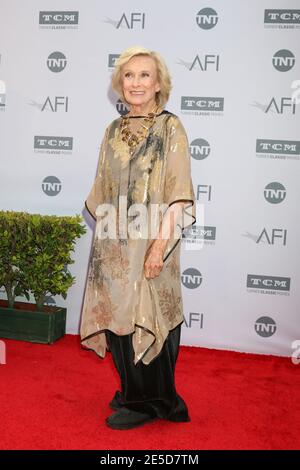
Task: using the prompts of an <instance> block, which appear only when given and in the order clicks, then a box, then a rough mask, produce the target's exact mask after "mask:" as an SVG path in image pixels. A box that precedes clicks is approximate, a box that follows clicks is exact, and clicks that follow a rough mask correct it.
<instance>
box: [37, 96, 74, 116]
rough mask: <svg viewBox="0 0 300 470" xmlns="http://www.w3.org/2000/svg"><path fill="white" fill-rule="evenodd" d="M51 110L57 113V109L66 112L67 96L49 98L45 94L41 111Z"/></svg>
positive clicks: (67, 107)
mask: <svg viewBox="0 0 300 470" xmlns="http://www.w3.org/2000/svg"><path fill="white" fill-rule="evenodd" d="M45 109H46V110H47V111H52V112H53V113H57V112H58V111H63V112H65V113H67V112H68V109H69V98H68V96H55V97H54V98H52V99H51V98H50V97H49V96H47V98H46V101H45V103H44V104H43V105H42V108H41V111H45Z"/></svg>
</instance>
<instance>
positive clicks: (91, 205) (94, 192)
mask: <svg viewBox="0 0 300 470" xmlns="http://www.w3.org/2000/svg"><path fill="white" fill-rule="evenodd" d="M108 132H109V127H107V128H106V130H105V133H104V137H103V139H102V142H101V146H100V152H99V158H98V164H97V172H96V178H95V180H94V183H93V186H92V188H91V190H90V193H89V195H88V196H87V198H86V201H85V206H86V208H87V210H88V211H89V213H90V214H91V216H92V217H93V218H94V219H95V220H96V213H95V211H96V208H97V206H98V205H99V204H101V203H102V202H103V191H102V188H103V185H102V184H101V183H102V181H101V180H102V178H103V163H104V160H105V156H106V151H107V143H108Z"/></svg>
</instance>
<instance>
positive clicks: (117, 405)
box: [109, 390, 124, 411]
mask: <svg viewBox="0 0 300 470" xmlns="http://www.w3.org/2000/svg"><path fill="white" fill-rule="evenodd" d="M109 406H110V408H111V409H112V410H116V411H117V410H120V409H121V408H122V406H124V405H123V404H122V395H121V392H119V390H117V391H116V393H115V396H114V397H113V399H112V400H111V401H110V402H109Z"/></svg>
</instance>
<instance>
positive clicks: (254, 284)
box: [247, 274, 291, 291]
mask: <svg viewBox="0 0 300 470" xmlns="http://www.w3.org/2000/svg"><path fill="white" fill-rule="evenodd" d="M290 282H291V278H290V277H279V276H262V275H259V274H248V276H247V287H250V288H253V289H266V290H274V291H276V290H278V291H289V290H290Z"/></svg>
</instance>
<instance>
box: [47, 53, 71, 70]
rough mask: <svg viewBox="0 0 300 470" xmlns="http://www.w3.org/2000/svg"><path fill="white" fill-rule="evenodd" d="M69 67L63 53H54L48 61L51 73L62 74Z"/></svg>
mask: <svg viewBox="0 0 300 470" xmlns="http://www.w3.org/2000/svg"><path fill="white" fill-rule="evenodd" d="M66 65H67V58H66V56H65V55H64V54H63V53H62V52H57V51H56V52H52V53H51V54H50V55H49V56H48V59H47V66H48V69H49V70H51V72H54V73H58V72H62V71H63V70H64V69H65V68H66Z"/></svg>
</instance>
